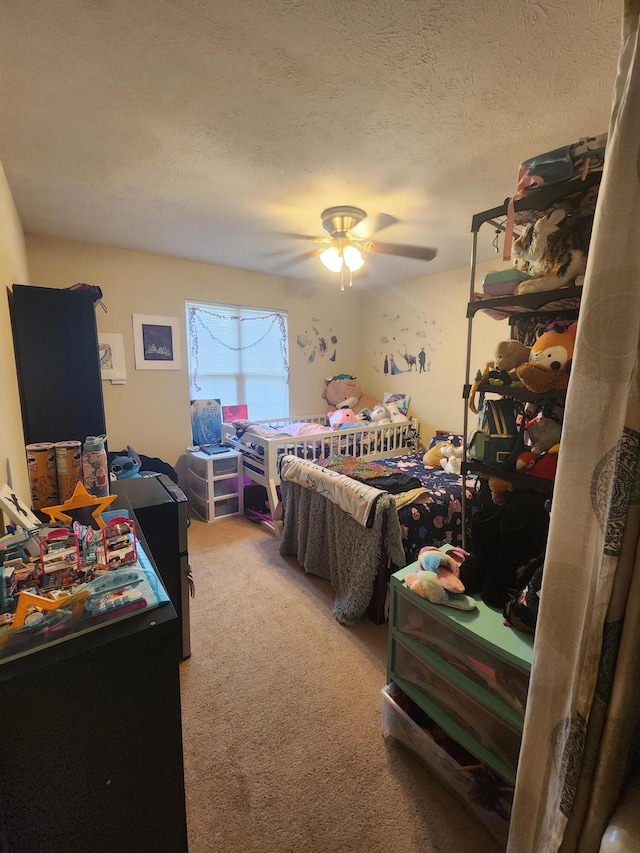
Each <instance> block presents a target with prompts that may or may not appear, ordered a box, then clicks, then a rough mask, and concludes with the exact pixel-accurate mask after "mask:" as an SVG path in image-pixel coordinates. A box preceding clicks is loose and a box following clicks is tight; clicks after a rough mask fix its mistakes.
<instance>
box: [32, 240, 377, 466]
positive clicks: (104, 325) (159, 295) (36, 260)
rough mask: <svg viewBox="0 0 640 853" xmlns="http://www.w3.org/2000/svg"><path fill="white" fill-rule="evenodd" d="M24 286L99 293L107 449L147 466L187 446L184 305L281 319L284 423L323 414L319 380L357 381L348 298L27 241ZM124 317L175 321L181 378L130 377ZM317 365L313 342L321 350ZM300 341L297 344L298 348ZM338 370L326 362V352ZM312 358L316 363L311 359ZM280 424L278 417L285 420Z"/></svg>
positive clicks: (357, 348) (158, 374)
mask: <svg viewBox="0 0 640 853" xmlns="http://www.w3.org/2000/svg"><path fill="white" fill-rule="evenodd" d="M26 241H27V254H28V258H29V269H30V271H31V281H32V283H33V284H35V285H40V286H43V287H67V286H69V285H71V284H74V283H76V282H79V281H85V282H88V283H90V284H96V285H99V286H100V287H101V288H102V292H103V301H104V303H105V305H106V306H107V308H108V313H106V314H105V313H104V312H103V311H102V310H101V308H100V307H99V306H98V307H97V309H96V310H97V318H98V329H99V331H101V332H111V333H122V334H123V335H124V343H125V359H126V369H127V383H126V385H111V383H110V382H103V392H104V398H105V410H106V419H107V429H108V432H109V446H110V448H111V449H113V450H120V449H121V448H123V447H125V446H126V445H127V444H131V445H132V446H133V447H135V448H136V450H138V451H139V452H141V453H144V454H145V455H147V456H159V457H161V458H162V459H164V460H166V461H167V462H169V463H171V464H176V462H177V460H178V458H179V456H180V455H181V454H182V452H183V451H184V448H185V447H187V445H188V444H190V435H191V430H190V423H189V386H188V379H187V369H186V364H187V359H186V343H185V339H184V330H185V300H187V299H197V300H203V301H210V302H221V303H229V304H244V305H252V306H255V307H264V308H279V309H286V310H287V311H288V315H289V345H290V349H289V355H290V359H289V360H290V371H291V384H290V392H289V396H290V409H291V414H292V415H303V414H314V413H316V412H323V411H325V406H326V403H325V401H324V400H323V399H322V398H321V393H322V390H323V388H324V382H323V379H324V377H325V376H329V375H332V374H334V373H341V372H344V373H356V374H357V372H358V371H359V369H360V366H361V363H362V357H361V339H360V334H361V332H360V330H361V323H360V317H361V300H362V294H360V293H358V292H357V291H356V290H355V289H354V290H353V291H349V292H346V293H342V292H341V291H340V288H339V285H338V283H337V279H336V283H335V284H334V283H333V282H327V281H322V282H318V283H317V284H312V283H309V282H302V281H296V280H293V279H285V278H277V277H275V276H269V275H261V274H258V273H251V272H245V271H242V270H236V269H228V268H225V267H216V266H212V265H210V264H203V263H195V262H192V261H184V260H179V259H177V258H169V257H163V256H161V255H151V254H145V253H143V252H131V251H126V250H124V249H114V248H109V247H106V246H97V245H92V244H88V243H78V242H72V241H68V240H60V239H54V238H48V237H41V236H35V235H31V234H28V235H27V238H26ZM132 314H151V315H155V314H157V315H161V316H169V317H177V318H179V320H180V324H181V328H182V331H183V336H182V337H183V340H182V345H183V369H182V370H181V371H164V370H161V371H152V370H135V363H134V352H133V335H132V320H131V315H132ZM331 335H335V336H336V337H337V339H338V342H337V344H336V346H335V347H334V346H332V345H331V344H330V343H329V349H328V351H327V353H326V354H325V355H321V354H320V353H319V351H318V346H317V344H318V340H319V337H324V338H326V339H327V341H329V339H330V336H331ZM298 341H299V342H300V343H298ZM334 349H335V350H336V351H337V355H336V361H335V362H331V361H329V357H330V356H331V355H332V353H333V350H334ZM314 354H315V357H314ZM283 414H284V413H283Z"/></svg>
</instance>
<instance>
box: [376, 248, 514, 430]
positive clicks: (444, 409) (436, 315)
mask: <svg viewBox="0 0 640 853" xmlns="http://www.w3.org/2000/svg"><path fill="white" fill-rule="evenodd" d="M501 266H502V264H501V263H500V264H493V265H490V267H491V269H494V268H500V267H501ZM482 275H483V270H482V269H481V270H480V271H479V273H478V276H477V282H481V281H482ZM468 301H469V270H468V268H466V269H461V270H454V271H451V272H446V273H442V274H439V275H433V276H427V277H425V278H421V279H416V280H415V281H410V282H405V283H404V284H402V285H399V286H397V287H393V288H385V289H384V290H377V291H371V292H370V296H369V298H368V299H367V300H366V303H365V305H364V311H363V321H364V326H365V328H366V333H365V337H364V341H363V367H362V384H363V386H364V387H365V389H366V390H367V391H368V393H371V394H375V395H378V394H382V393H383V392H385V391H390V392H400V393H404V394H410V395H411V404H410V409H409V411H410V413H411V414H413V415H414V416H415V417H418V418H420V421H421V435H422V440H423V442H425V441H428V439H429V438H430V437H431V436H432V435H433V434H434V432H435V430H436V429H443V430H447V431H450V432H462V427H463V416H464V403H463V400H462V387H463V384H464V377H465V364H466V350H467V321H466V306H467V302H468ZM507 338H509V327H508V325H507V323H506V321H504V320H503V321H497V320H493V319H491V318H489V317H486V316H485V315H483V314H477V315H476V320H474V324H473V347H472V359H471V366H472V378H473V375H474V374H475V371H476V369H477V368H478V367H484V365H485V364H486V362H487V361H488V360H489V359H491V358H492V357H493V351H494V348H495V344H496V343H497V342H498V341H500V340H505V339H507ZM405 347H406V352H408V353H410V354H413V355H416V356H417V354H418V352H419V350H420V347H424V348H425V354H426V366H428V368H429V369H428V370H426V371H425V372H424V373H418V372H417V371H415V370H412V371H411V372H406V373H400V374H397V375H395V376H392V375H390V374H389V375H387V376H385V375H384V373H383V365H384V356H385V354H387V355H389V354H393V356H394V360H395V363H396V365H397V366H398V367H400V368H402V369H403V370H406V369H407V363H406V361H405V359H404V358H403V357H402V355H401V353H403V352H405ZM472 417H473V418H474V419H473V423H472V422H470V423H469V427H470V428H471V427H475V416H472Z"/></svg>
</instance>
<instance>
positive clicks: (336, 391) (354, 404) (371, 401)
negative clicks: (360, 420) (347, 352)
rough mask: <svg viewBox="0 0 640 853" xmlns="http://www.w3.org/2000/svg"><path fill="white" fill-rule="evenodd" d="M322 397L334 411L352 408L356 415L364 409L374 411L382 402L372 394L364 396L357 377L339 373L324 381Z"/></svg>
mask: <svg viewBox="0 0 640 853" xmlns="http://www.w3.org/2000/svg"><path fill="white" fill-rule="evenodd" d="M324 386H325V387H324V391H323V392H322V397H323V398H324V399H325V400H326V401H327V403H328V404H329V405H330V406H333V408H334V409H341V408H347V407H348V408H350V409H351V410H352V411H353V412H354V413H355V414H356V415H357V414H358V412H361V411H362V410H363V409H371V410H373V408H374V406H375V405H376V403H379V402H380V401H379V400H378V399H377V398H376V397H373V396H371V395H370V394H363V392H362V388H361V387H360V385H359V384H358V383H357V382H356V377H355V376H351V375H350V374H348V373H339V374H338V375H337V376H331V377H329V378H327V379H325V380H324Z"/></svg>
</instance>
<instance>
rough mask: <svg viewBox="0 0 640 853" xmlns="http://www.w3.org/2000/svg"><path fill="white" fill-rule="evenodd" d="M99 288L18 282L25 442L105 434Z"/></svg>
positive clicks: (15, 319) (13, 301) (14, 314)
mask: <svg viewBox="0 0 640 853" xmlns="http://www.w3.org/2000/svg"><path fill="white" fill-rule="evenodd" d="M100 295H101V294H100V290H99V288H90V289H88V290H61V289H57V288H53V287H31V286H28V285H23V284H14V285H13V291H9V305H10V310H11V323H12V327H13V339H14V347H15V353H16V369H17V374H18V384H19V388H20V401H21V406H22V421H23V426H24V438H25V443H26V444H32V443H33V442H39V441H66V440H77V441H84V439H85V438H86V437H87V436H88V435H102V434H103V433H106V427H105V416H104V403H103V400H102V382H101V377H100V361H99V356H98V333H97V326H96V313H95V312H96V302H97V301H99V299H100Z"/></svg>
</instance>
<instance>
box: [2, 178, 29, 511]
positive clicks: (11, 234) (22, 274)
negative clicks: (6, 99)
mask: <svg viewBox="0 0 640 853" xmlns="http://www.w3.org/2000/svg"><path fill="white" fill-rule="evenodd" d="M28 283H29V272H28V269H27V256H26V253H25V246H24V236H23V233H22V227H21V225H20V220H19V218H18V213H17V211H16V207H15V204H14V203H13V198H12V196H11V190H10V189H9V185H8V183H7V179H6V177H5V174H4V170H3V168H2V165H1V164H0V285H1V286H2V290H3V293H2V294H0V393H1V394H2V403H1V407H0V464H1V465H2V468H1V470H0V485H2V484H4V483H9V484H10V485H11V486H12V488H13V489H15V491H16V493H17V494H18V495H19V496H20V497H21V498H22V499H23V500H24V501H25V502H26V503H29V502H30V490H29V478H28V475H27V467H26V461H25V452H24V435H23V432H22V417H21V415H20V398H19V395H18V381H17V378H16V362H15V357H14V353H13V339H12V336H11V320H10V317H9V301H8V299H7V291H6V288H7V287H11V285H12V284H28Z"/></svg>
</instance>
